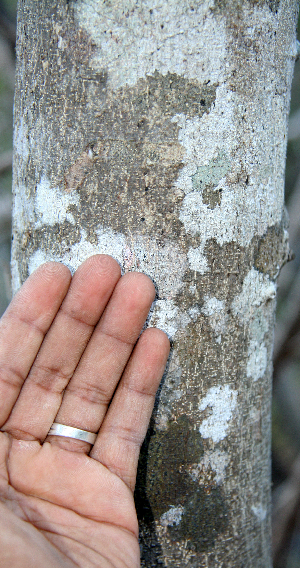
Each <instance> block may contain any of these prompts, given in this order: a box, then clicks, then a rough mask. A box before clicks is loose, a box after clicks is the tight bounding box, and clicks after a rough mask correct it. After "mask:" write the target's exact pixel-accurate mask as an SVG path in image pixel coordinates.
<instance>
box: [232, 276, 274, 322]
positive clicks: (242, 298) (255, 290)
mask: <svg viewBox="0 0 300 568" xmlns="http://www.w3.org/2000/svg"><path fill="white" fill-rule="evenodd" d="M275 297H276V284H275V283H274V282H272V280H270V278H269V276H268V275H265V274H261V273H260V272H258V270H255V268H251V270H249V272H248V274H247V275H246V276H245V278H244V282H243V289H242V291H241V293H240V294H239V295H238V296H236V298H235V299H234V301H233V302H232V311H233V313H234V315H236V316H238V317H239V318H240V320H241V321H244V322H245V321H249V320H251V319H252V317H253V316H254V314H255V313H256V312H257V308H258V307H259V306H262V305H264V304H265V303H266V302H268V301H269V300H273V299H274V298H275Z"/></svg>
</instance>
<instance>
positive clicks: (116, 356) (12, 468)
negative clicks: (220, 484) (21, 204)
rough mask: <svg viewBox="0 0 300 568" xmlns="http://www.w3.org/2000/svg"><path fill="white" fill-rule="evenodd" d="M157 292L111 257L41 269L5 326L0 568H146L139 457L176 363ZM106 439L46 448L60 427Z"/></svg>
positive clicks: (0, 337)
mask: <svg viewBox="0 0 300 568" xmlns="http://www.w3.org/2000/svg"><path fill="white" fill-rule="evenodd" d="M154 297H155V289H154V286H153V283H152V282H151V280H150V279H149V278H148V277H147V276H145V275H143V274H141V273H137V272H132V273H127V274H126V275H125V276H122V277H121V273H120V267H119V265H118V263H117V262H116V261H115V260H113V259H112V258H111V257H110V256H107V255H96V256H93V257H91V258H89V259H88V260H86V261H85V262H84V263H83V264H82V265H81V266H80V267H79V268H78V270H77V271H76V272H75V274H74V276H73V278H71V275H70V272H69V270H68V269H67V268H66V267H65V266H63V265H62V264H59V263H55V262H50V263H46V264H44V265H43V266H41V267H40V268H38V269H37V270H36V271H35V272H34V273H33V274H32V275H31V276H30V277H29V278H28V280H27V281H26V282H25V284H24V285H23V286H22V288H21V289H20V290H19V292H18V293H17V294H16V296H15V297H14V299H13V300H12V302H11V304H10V306H9V307H8V308H7V310H6V312H5V314H4V315H3V317H2V319H1V321H0V428H1V432H0V550H1V553H0V566H1V568H11V567H14V568H29V567H30V568H41V567H43V568H50V567H51V568H58V567H65V568H75V567H76V568H78V567H79V568H81V567H82V568H95V567H100V568H138V567H139V566H140V556H139V545H138V523H137V517H136V511H135V506H134V500H133V491H134V486H135V480H136V470H137V462H138V457H139V451H140V447H141V444H142V442H143V439H144V437H145V434H146V431H147V427H148V423H149V419H150V416H151V412H152V409H153V404H154V398H155V394H156V390H157V388H158V385H159V383H160V380H161V377H162V375H163V372H164V369H165V365H166V362H167V358H168V354H169V341H168V338H167V336H166V335H165V334H164V333H163V332H162V331H160V330H159V329H151V328H149V329H146V331H144V332H143V333H142V334H141V335H140V333H141V330H142V328H143V325H144V322H145V320H146V318H147V314H148V312H149V309H150V306H151V304H152V302H153V300H154ZM54 421H55V422H59V423H61V424H65V425H68V426H73V427H75V428H80V429H83V430H88V431H91V432H98V435H97V439H96V442H95V444H94V446H93V447H91V446H90V444H88V443H87V442H82V441H79V440H75V439H72V438H66V437H60V436H48V435H47V434H48V432H49V429H50V427H51V425H52V423H53V422H54Z"/></svg>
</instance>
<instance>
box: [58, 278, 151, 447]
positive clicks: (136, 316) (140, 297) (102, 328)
mask: <svg viewBox="0 0 300 568" xmlns="http://www.w3.org/2000/svg"><path fill="white" fill-rule="evenodd" d="M154 297H155V288H154V285H153V283H152V281H151V280H150V278H148V277H147V276H145V275H144V274H141V273H138V272H135V273H128V274H126V275H125V276H123V277H122V278H121V280H120V281H119V283H118V284H117V286H116V288H115V290H114V293H113V295H112V297H111V300H110V302H109V304H108V306H107V308H106V310H105V312H104V314H103V316H102V318H101V320H100V322H99V324H98V326H97V328H96V329H95V331H94V334H93V336H92V338H91V340H90V342H89V345H88V346H87V348H86V350H85V353H84V355H83V357H82V359H81V361H80V363H79V365H78V367H77V369H76V371H75V373H74V376H73V378H72V379H71V381H70V383H69V385H68V387H67V389H66V390H65V393H64V398H63V401H62V404H61V407H60V409H59V412H58V415H57V416H56V418H55V422H58V423H60V424H65V425H67V426H73V427H75V428H80V429H82V430H88V431H90V432H98V430H99V428H100V426H101V423H102V420H103V418H104V415H105V413H106V411H107V407H108V404H109V403H110V400H111V397H112V395H113V393H114V391H115V388H116V386H117V383H118V382H119V380H120V377H121V375H122V373H123V371H124V368H125V366H126V364H127V361H128V359H129V357H130V354H131V352H132V349H133V346H134V345H135V343H136V340H137V338H138V336H139V334H140V332H141V329H142V327H143V325H144V323H145V320H146V317H147V314H148V312H149V309H150V306H151V304H152V302H153V300H154ZM48 440H50V441H51V443H55V444H57V445H59V446H60V447H64V448H66V449H69V450H72V449H73V450H75V451H85V452H86V453H88V452H89V451H90V445H89V444H88V443H86V442H81V441H78V440H74V439H72V438H65V437H58V436H50V437H49V438H48Z"/></svg>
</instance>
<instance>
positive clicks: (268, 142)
mask: <svg viewBox="0 0 300 568" xmlns="http://www.w3.org/2000/svg"><path fill="white" fill-rule="evenodd" d="M296 12H297V2H296V0H282V1H281V2H280V1H279V0H268V1H263V0H257V1H254V0H252V1H251V0H244V1H242V0H231V1H227V0H215V1H214V2H213V1H212V0H202V1H201V2H199V1H198V0H196V1H195V2H187V1H186V0H169V1H167V2H165V1H164V0H153V1H151V2H150V0H123V1H122V2H121V1H119V0H114V1H113V2H112V1H104V0H78V1H77V2H75V1H69V2H65V1H64V0H56V2H48V1H47V0H41V1H39V2H36V1H35V0H20V2H19V15H18V47H17V51H18V69H17V83H16V99H15V141H14V216H13V238H14V240H13V256H12V259H13V260H12V271H13V286H14V290H16V289H17V288H18V287H19V285H20V284H21V282H23V281H24V279H25V278H26V277H27V275H28V274H29V273H30V272H31V271H32V270H33V269H34V268H35V267H36V266H38V265H39V264H40V263H41V262H43V261H44V260H46V259H56V260H61V261H62V262H64V263H66V264H67V265H68V266H69V267H70V268H71V269H72V270H74V269H76V267H77V266H78V265H79V264H80V263H81V262H82V261H83V260H84V259H85V258H86V257H87V256H89V255H91V254H93V253H95V252H103V253H108V254H112V255H113V256H114V257H115V258H116V259H117V260H118V261H119V262H120V264H121V266H122V268H123V270H124V271H128V270H141V271H143V272H145V273H146V274H149V275H150V277H151V278H152V279H153V280H154V282H155V284H156V287H157V300H156V302H155V305H154V307H153V310H152V314H151V317H150V323H151V324H154V325H157V326H159V327H161V328H162V329H164V330H165V331H167V333H168V334H169V336H170V337H171V338H172V344H173V349H172V355H171V358H170V362H169V366H168V371H167V373H166V375H165V377H164V380H163V383H162V386H161V389H160V392H159V395H158V397H157V405H156V409H155V412H154V416H153V420H152V425H151V429H150V431H149V433H148V436H147V439H146V441H145V444H144V447H143V452H142V457H141V461H140V473H139V480H138V484H137V491H136V499H137V508H138V513H139V517H140V526H141V548H142V563H143V566H145V567H147V568H150V567H156V566H164V567H172V568H177V567H178V568H179V567H180V568H181V567H182V566H189V567H191V568H196V567H197V568H198V567H210V568H217V567H221V566H222V567H230V568H241V567H244V568H270V566H271V559H270V396H271V369H272V363H271V357H272V342H273V326H274V309H275V295H276V283H275V282H276V277H277V275H278V271H279V269H280V267H281V265H282V264H283V262H284V261H285V260H286V257H287V254H288V244H287V232H286V222H285V220H284V215H283V187H284V166H285V151H286V128H287V116H288V109H289V97H290V87H291V80H292V71H293V63H294V58H295V55H296V37H295V28H296V19H297V18H296V17H297V14H296Z"/></svg>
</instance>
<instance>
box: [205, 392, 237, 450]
mask: <svg viewBox="0 0 300 568" xmlns="http://www.w3.org/2000/svg"><path fill="white" fill-rule="evenodd" d="M237 395H238V392H237V391H236V390H234V389H232V388H231V387H230V385H222V386H218V387H211V388H210V389H209V390H208V391H207V394H206V396H205V397H204V398H203V399H202V400H201V402H200V404H199V410H200V412H203V411H205V410H206V409H207V408H209V409H210V410H211V414H210V415H209V416H208V417H207V418H205V419H204V420H203V421H202V423H201V426H200V428H199V432H200V434H201V435H202V436H203V438H211V440H212V441H213V442H214V443H217V442H220V441H221V440H223V439H224V438H225V437H226V435H227V430H228V428H229V426H230V421H231V419H232V415H233V412H234V410H235V408H236V404H237Z"/></svg>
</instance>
